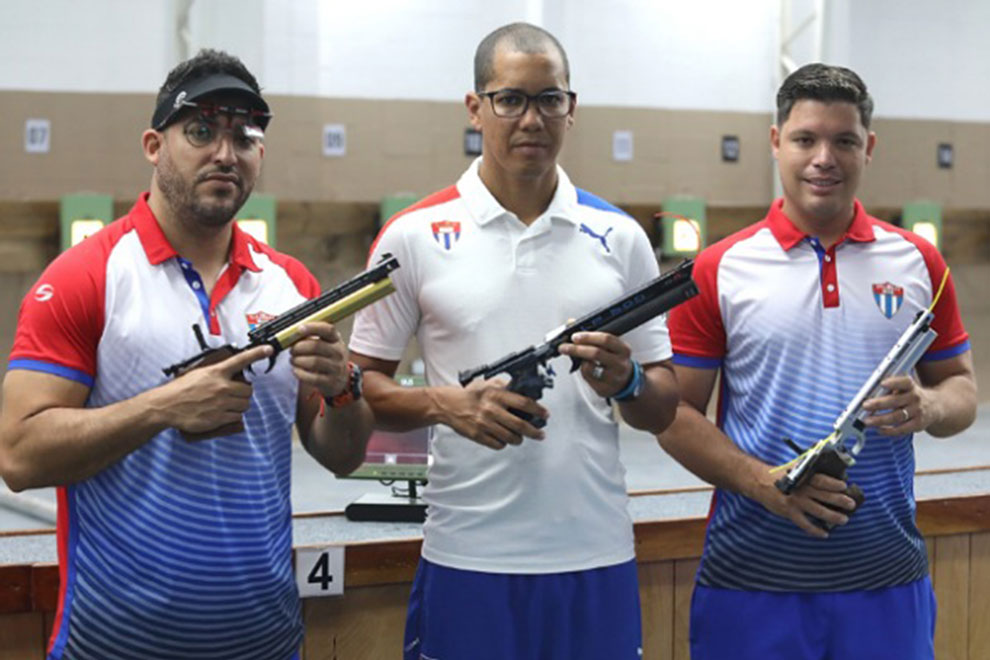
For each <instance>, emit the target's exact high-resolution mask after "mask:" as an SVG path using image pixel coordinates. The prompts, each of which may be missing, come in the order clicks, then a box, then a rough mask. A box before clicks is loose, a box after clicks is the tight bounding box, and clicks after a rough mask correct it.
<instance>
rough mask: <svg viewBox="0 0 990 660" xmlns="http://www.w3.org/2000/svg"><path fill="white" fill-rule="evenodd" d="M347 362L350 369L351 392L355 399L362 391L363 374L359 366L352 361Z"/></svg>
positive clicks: (358, 397) (359, 396)
mask: <svg viewBox="0 0 990 660" xmlns="http://www.w3.org/2000/svg"><path fill="white" fill-rule="evenodd" d="M347 364H348V366H349V367H350V369H351V394H352V395H354V400H355V401H357V400H358V399H360V398H361V394H362V393H363V392H364V374H363V373H362V372H361V367H359V366H357V365H356V364H354V363H353V362H348V363H347Z"/></svg>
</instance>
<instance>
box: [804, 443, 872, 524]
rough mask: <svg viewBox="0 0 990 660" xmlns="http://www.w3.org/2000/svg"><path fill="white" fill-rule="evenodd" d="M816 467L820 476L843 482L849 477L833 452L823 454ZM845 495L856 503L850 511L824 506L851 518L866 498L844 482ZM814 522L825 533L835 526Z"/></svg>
mask: <svg viewBox="0 0 990 660" xmlns="http://www.w3.org/2000/svg"><path fill="white" fill-rule="evenodd" d="M817 467H818V469H817V470H816V471H817V472H821V473H822V474H827V475H828V476H830V477H835V478H836V479H841V480H843V481H846V480H847V479H848V477H849V475H848V473H847V471H846V464H845V463H843V462H842V459H841V458H839V455H838V454H836V453H835V452H834V451H833V452H829V453H827V454H824V455H823V456H822V460H821V461H819V463H818V466H817ZM845 494H846V495H847V496H848V497H850V498H851V499H852V500H853V502H855V503H856V507H855V508H854V509H853V510H852V511H849V510H847V509H840V508H838V507H834V506H829V505H828V504H825V506H827V507H828V508H830V509H832V510H833V511H838V512H839V513H842V514H845V515H847V516H851V515H852V514H853V513H855V512H856V510H857V509H859V507H860V505H862V504H863V502H864V501H865V500H866V496H865V495H864V494H863V489H862V488H860V487H859V486H857V485H856V484H854V483H849V482H848V481H847V482H846V490H845ZM814 522H815V524H816V525H818V526H819V527H821V528H822V529H824V530H825V531H831V529H832V528H833V527H835V525H832V524H830V523H827V522H825V521H823V520H817V519H816V520H815V521H814Z"/></svg>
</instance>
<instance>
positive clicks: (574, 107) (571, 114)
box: [567, 95, 577, 129]
mask: <svg viewBox="0 0 990 660" xmlns="http://www.w3.org/2000/svg"><path fill="white" fill-rule="evenodd" d="M575 112H577V95H575V96H574V104H573V105H572V106H571V111H570V112H568V113H567V128H568V129H570V128H571V126H573V125H574V113H575Z"/></svg>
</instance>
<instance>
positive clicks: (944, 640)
mask: <svg viewBox="0 0 990 660" xmlns="http://www.w3.org/2000/svg"><path fill="white" fill-rule="evenodd" d="M934 545H935V575H936V580H937V581H936V583H935V598H936V599H937V601H938V622H937V624H936V626H935V657H936V658H938V660H968V659H969V652H968V640H969V573H970V571H969V535H968V534H955V535H952V536H941V537H938V538H936V539H935V542H934Z"/></svg>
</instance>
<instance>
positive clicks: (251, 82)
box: [155, 48, 261, 107]
mask: <svg viewBox="0 0 990 660" xmlns="http://www.w3.org/2000/svg"><path fill="white" fill-rule="evenodd" d="M212 73H226V74H228V75H231V76H234V77H235V78H239V79H240V80H243V81H244V82H245V83H246V84H247V85H248V86H249V87H250V88H251V89H253V90H254V91H255V93H257V94H258V96H261V87H259V86H258V81H257V80H256V79H255V77H254V76H253V75H252V74H251V72H250V71H248V69H247V67H246V66H244V63H243V62H241V61H240V60H239V59H238V58H237V57H235V56H233V55H230V54H228V53H225V52H223V51H222V50H213V49H212V48H204V49H202V50H201V51H199V52H198V53H196V56H195V57H191V58H189V59H188V60H186V61H185V62H181V63H179V64H178V65H177V66H176V67H175V68H174V69H172V70H171V71H169V72H168V76H167V77H166V78H165V82H164V83H162V86H161V88H160V89H159V90H158V98H156V99H155V107H158V106H159V105H161V103H162V102H163V101H164V100H165V99H167V98H168V97H169V96H170V95H171V94H172V92H174V91H175V89H176V88H177V87H178V86H179V85H181V84H182V83H184V82H186V81H187V80H195V79H197V78H202V77H204V76H207V75H210V74H212Z"/></svg>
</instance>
